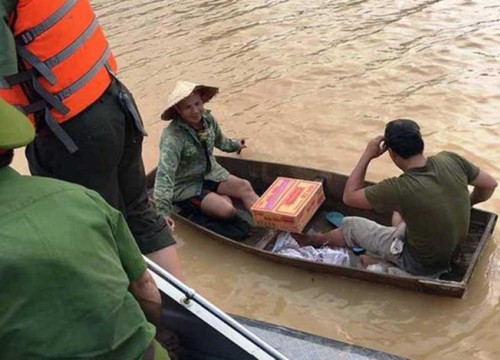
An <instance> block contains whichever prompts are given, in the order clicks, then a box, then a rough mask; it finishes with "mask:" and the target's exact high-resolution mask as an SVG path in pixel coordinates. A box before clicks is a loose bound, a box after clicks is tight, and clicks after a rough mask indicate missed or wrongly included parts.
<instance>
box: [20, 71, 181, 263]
mask: <svg viewBox="0 0 500 360" xmlns="http://www.w3.org/2000/svg"><path fill="white" fill-rule="evenodd" d="M120 92H125V93H126V94H127V95H128V96H129V98H130V99H132V102H133V98H132V95H131V94H130V93H129V92H128V90H127V89H126V88H125V86H124V85H123V84H121V83H120V82H118V81H117V80H114V81H113V83H112V84H111V85H110V87H109V88H108V89H107V90H106V92H105V93H104V94H103V95H102V96H101V98H100V99H98V100H97V101H96V102H95V103H94V104H92V105H91V106H90V107H88V108H87V109H86V110H85V111H83V112H82V113H80V114H78V115H77V116H75V117H74V118H72V119H70V120H68V121H66V122H64V123H63V124H62V125H61V126H62V128H63V129H64V131H66V133H68V135H69V136H70V137H71V138H72V139H73V141H74V142H75V143H76V145H77V146H78V151H76V152H75V153H74V154H71V153H70V152H69V151H68V150H67V149H66V147H65V146H64V145H63V144H62V143H61V142H60V141H59V139H58V138H57V137H56V136H55V135H54V134H53V133H52V132H51V131H50V130H49V129H48V128H47V127H45V126H44V124H39V126H38V129H37V136H36V138H35V140H34V142H33V143H32V144H31V145H29V146H28V147H27V148H26V156H27V158H28V163H29V168H30V171H31V173H32V174H33V175H38V176H48V177H54V178H57V179H61V180H65V181H69V182H73V183H77V184H80V185H83V186H85V187H87V188H89V189H92V190H95V191H97V192H98V193H99V194H100V195H101V196H102V197H103V198H104V199H105V200H106V201H107V202H108V203H109V204H110V205H111V206H113V207H114V208H116V209H118V210H120V211H121V212H122V213H123V215H124V216H125V218H126V220H127V223H128V225H129V227H130V230H131V231H132V234H133V235H134V237H135V239H136V241H137V244H138V245H139V248H140V249H141V252H142V253H143V254H148V253H151V252H153V251H156V250H159V249H162V248H164V247H166V246H169V245H172V244H175V240H174V238H173V237H172V235H171V234H170V233H169V231H168V227H167V225H166V223H165V220H164V219H163V218H162V217H160V216H159V215H158V214H157V213H156V211H155V209H154V207H153V206H152V204H151V202H150V201H149V199H148V196H147V191H146V175H145V171H144V164H143V162H142V139H143V134H142V132H141V131H140V129H139V128H138V125H137V122H136V121H137V120H134V118H133V116H132V114H131V113H130V112H129V111H127V110H126V109H125V108H124V107H123V105H122V103H121V102H120V100H119V94H120Z"/></svg>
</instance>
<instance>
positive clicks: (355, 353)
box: [144, 257, 404, 360]
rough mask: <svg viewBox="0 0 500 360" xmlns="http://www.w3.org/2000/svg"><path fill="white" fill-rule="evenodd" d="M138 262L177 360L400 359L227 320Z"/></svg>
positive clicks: (285, 330) (190, 291)
mask: <svg viewBox="0 0 500 360" xmlns="http://www.w3.org/2000/svg"><path fill="white" fill-rule="evenodd" d="M144 259H145V260H146V262H147V263H148V268H149V271H150V273H151V274H152V276H153V278H154V279H155V282H156V284H157V285H158V288H159V290H160V293H161V295H162V310H163V319H164V324H165V326H166V327H167V328H168V329H170V330H171V331H173V332H175V333H176V334H177V336H178V337H179V343H180V348H179V349H178V352H177V355H178V357H179V358H180V359H189V360H255V359H259V360H273V359H275V360H287V359H315V360H330V359H339V358H342V359H346V360H349V359H356V360H360V359H379V360H404V359H403V358H401V357H399V356H396V355H392V354H388V353H385V352H381V351H377V350H373V349H368V348H365V347H361V346H356V345H352V344H347V343H344V342H341V341H336V340H332V339H328V338H325V337H321V336H317V335H313V334H308V333H305V332H301V331H297V330H294V329H291V328H287V327H284V326H280V325H276V324H272V323H268V322H264V321H259V320H256V319H250V318H246V317H242V316H234V315H233V316H229V315H227V314H226V313H224V312H223V311H221V310H220V309H219V308H217V307H216V306H215V305H213V304H212V303H210V302H209V301H207V300H206V299H204V298H203V297H202V296H201V295H199V294H197V293H196V291H195V290H193V289H191V288H189V287H187V286H186V285H185V284H184V283H182V282H181V281H179V280H178V279H176V278H175V277H173V276H172V275H170V274H169V273H167V272H166V271H164V270H163V269H162V268H160V267H159V266H158V265H157V264H155V263H154V262H152V261H151V260H149V259H147V258H146V257H145V258H144ZM278 349H279V350H278Z"/></svg>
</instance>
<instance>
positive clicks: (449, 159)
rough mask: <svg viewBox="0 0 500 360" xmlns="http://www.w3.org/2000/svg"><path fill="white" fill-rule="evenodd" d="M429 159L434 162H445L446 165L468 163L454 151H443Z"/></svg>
mask: <svg viewBox="0 0 500 360" xmlns="http://www.w3.org/2000/svg"><path fill="white" fill-rule="evenodd" d="M429 159H430V160H431V161H433V162H440V163H441V162H445V163H458V164H462V163H463V162H464V161H467V160H466V159H465V158H464V157H463V156H462V155H459V154H457V153H455V152H453V151H446V150H444V151H441V152H439V153H437V154H436V155H433V156H430V157H429Z"/></svg>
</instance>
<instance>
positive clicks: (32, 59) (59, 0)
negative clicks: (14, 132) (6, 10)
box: [0, 0, 116, 152]
mask: <svg viewBox="0 0 500 360" xmlns="http://www.w3.org/2000/svg"><path fill="white" fill-rule="evenodd" d="M11 20H12V21H11V24H10V27H11V30H12V33H13V34H14V38H15V41H16V50H17V54H18V58H19V64H20V68H21V69H22V70H23V71H19V73H18V74H15V75H12V76H7V77H4V78H3V79H1V78H0V97H2V98H4V99H5V100H6V101H8V102H9V103H11V104H13V105H16V106H17V107H18V108H20V109H21V110H22V111H24V112H25V113H26V114H28V115H29V117H30V118H31V120H32V121H33V122H34V123H35V121H34V117H33V116H32V114H33V113H36V114H37V119H38V121H40V119H43V120H45V122H46V123H47V126H48V127H49V128H50V129H51V130H52V131H53V132H54V133H55V134H56V135H57V136H58V137H59V139H60V140H61V141H63V142H64V143H65V145H66V147H67V148H68V150H69V151H71V152H75V151H76V150H77V147H76V145H75V144H74V142H73V141H72V140H71V139H70V138H69V136H68V135H67V134H66V133H65V132H64V131H63V130H62V128H61V127H60V126H59V124H60V123H63V122H65V121H67V120H69V119H71V118H73V117H74V116H76V115H77V114H79V113H80V112H82V111H83V110H85V109H86V108H87V107H89V106H90V105H91V104H93V103H94V102H95V101H96V100H97V99H98V98H99V97H100V96H101V95H102V94H103V93H104V91H105V90H106V89H107V87H108V86H109V85H110V83H111V81H112V74H114V73H115V72H116V61H115V59H114V57H113V55H112V54H111V51H110V49H109V46H108V42H107V40H106V38H105V36H104V33H103V31H102V29H101V27H100V25H99V23H98V21H97V19H96V16H95V13H94V11H93V10H92V7H91V5H90V2H89V0H47V1H39V0H19V2H18V4H17V7H16V10H15V14H14V15H13V16H12V19H11ZM30 114H31V115H30Z"/></svg>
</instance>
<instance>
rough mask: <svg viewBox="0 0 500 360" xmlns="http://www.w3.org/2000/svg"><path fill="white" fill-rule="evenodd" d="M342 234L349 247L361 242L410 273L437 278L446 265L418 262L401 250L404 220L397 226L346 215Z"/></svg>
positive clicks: (403, 240)
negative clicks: (431, 265)
mask: <svg viewBox="0 0 500 360" xmlns="http://www.w3.org/2000/svg"><path fill="white" fill-rule="evenodd" d="M341 229H342V234H343V235H344V238H345V241H346V243H347V245H348V246H349V247H351V248H352V247H355V246H361V247H364V248H365V249H366V251H367V252H369V253H372V254H373V255H376V256H378V257H379V258H381V259H382V260H385V261H389V262H391V263H393V264H395V265H397V266H398V267H399V268H400V269H403V270H404V271H406V272H408V273H410V274H412V275H422V276H429V277H433V278H438V277H439V276H441V275H442V274H444V273H446V272H448V271H449V269H448V268H429V267H427V266H424V265H422V264H420V263H418V262H417V261H416V260H415V259H414V258H413V257H412V256H411V255H410V253H409V252H408V251H404V242H405V233H406V223H404V222H402V223H401V224H400V225H399V226H397V227H394V226H383V225H380V224H377V223H376V222H375V221H371V220H368V219H365V218H361V217H356V216H351V217H345V218H344V220H343V222H342V226H341Z"/></svg>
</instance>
